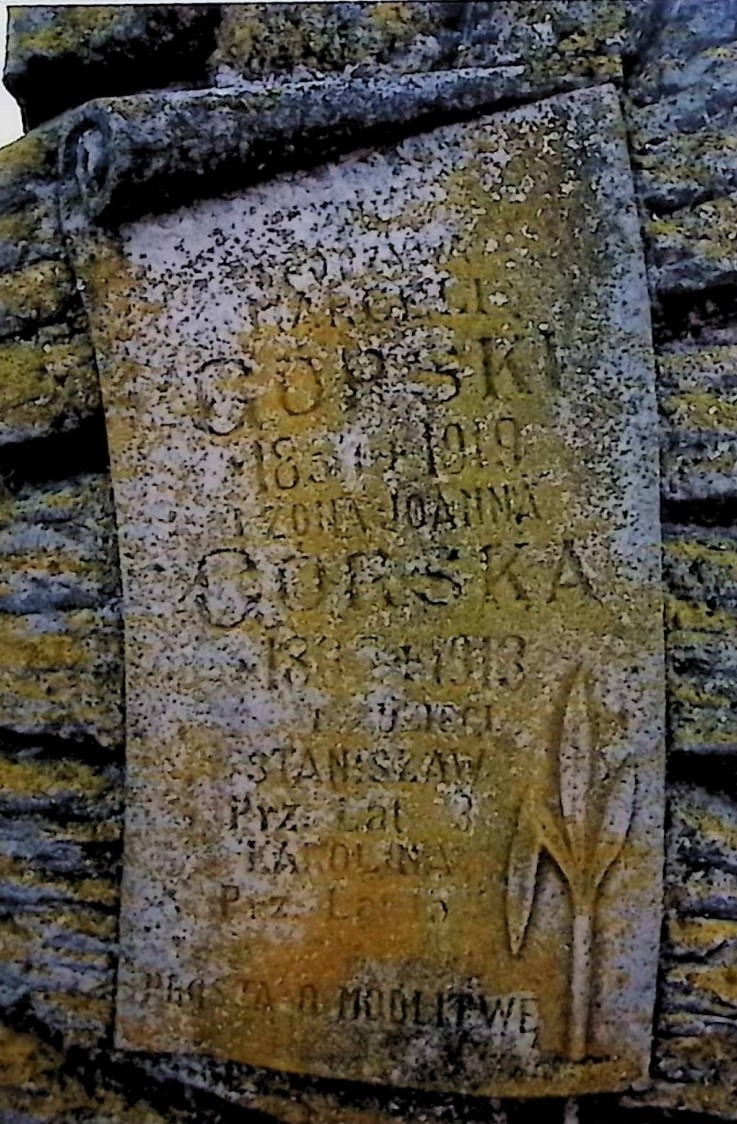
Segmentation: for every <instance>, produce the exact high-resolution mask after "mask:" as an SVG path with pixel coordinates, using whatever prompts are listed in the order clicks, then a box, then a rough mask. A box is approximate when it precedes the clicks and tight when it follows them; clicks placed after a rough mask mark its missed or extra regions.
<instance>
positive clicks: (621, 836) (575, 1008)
mask: <svg viewBox="0 0 737 1124" xmlns="http://www.w3.org/2000/svg"><path fill="white" fill-rule="evenodd" d="M591 690H592V687H591V683H590V679H589V676H588V675H587V674H586V671H585V670H584V669H583V668H582V667H578V668H576V669H575V670H574V672H573V673H572V674H571V675H570V676H569V679H568V682H567V683H565V684H564V685H563V687H562V688H561V692H560V698H559V701H558V705H557V710H558V715H557V719H556V721H555V722H554V724H553V729H555V730H556V731H557V737H556V742H555V744H554V745H553V746H552V747H551V748H552V752H553V755H554V756H555V758H556V759H557V760H556V763H557V769H556V770H555V774H556V775H555V780H556V781H557V789H558V791H557V794H556V795H557V799H553V800H551V797H550V794H549V793H547V792H539V791H536V790H533V791H532V792H528V793H527V794H526V795H525V796H523V798H522V803H521V806H520V810H519V815H518V819H517V827H516V830H515V834H514V837H513V840H512V846H511V849H510V854H509V866H508V886H507V925H508V930H509V942H510V946H511V949H512V952H513V953H514V954H515V955H516V956H519V955H520V953H521V952H522V949H523V945H524V940H525V935H526V933H527V927H528V925H529V924H530V917H531V914H532V909H533V906H534V900H535V888H536V879H537V873H538V863H539V859H540V856H541V854H542V853H543V852H544V853H547V854H548V855H549V857H550V858H551V859H552V860H553V862H554V863H555V865H556V866H557V868H558V871H559V872H560V875H561V877H562V878H563V880H564V882H565V884H566V886H567V888H568V893H569V895H570V902H571V913H572V949H571V967H570V982H569V989H570V1013H569V1028H568V1054H569V1057H570V1059H571V1061H574V1062H580V1061H583V1060H584V1058H586V1057H587V1054H588V1022H589V1015H590V1008H591V992H592V982H593V972H594V957H595V949H594V935H595V920H596V902H597V898H598V896H599V892H600V890H601V886H602V883H603V881H604V879H605V877H606V875H607V872H608V871H609V869H610V867H611V866H612V864H613V863H614V862H615V861H616V860H617V858H618V857H619V855H620V854H621V852H622V848H623V847H624V844H625V841H626V838H627V834H628V832H629V829H630V825H631V823H632V816H633V813H634V807H635V794H636V787H637V786H636V776H637V774H636V766H635V764H634V762H633V761H631V760H625V761H623V762H622V763H621V764H619V765H618V766H617V767H616V768H615V769H614V771H613V773H612V775H611V777H609V779H608V780H607V781H606V783H605V787H604V790H603V796H602V797H601V798H600V799H596V797H595V794H594V792H593V791H592V789H593V783H592V782H593V780H594V773H595V771H597V770H600V769H601V768H602V761H601V759H600V758H599V754H598V751H599V748H600V746H599V743H598V739H597V734H596V722H595V717H594V714H593V702H592V698H591ZM556 805H557V806H556Z"/></svg>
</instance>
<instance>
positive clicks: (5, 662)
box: [0, 617, 87, 674]
mask: <svg viewBox="0 0 737 1124" xmlns="http://www.w3.org/2000/svg"><path fill="white" fill-rule="evenodd" d="M86 662H87V660H86V659H85V652H84V647H83V643H82V640H81V638H80V637H79V636H75V635H74V634H73V633H72V632H71V631H64V632H61V633H57V632H35V631H34V630H33V625H32V622H31V621H30V620H29V619H28V618H25V619H24V618H17V617H16V618H13V617H4V618H2V620H0V669H4V670H5V672H6V674H7V670H12V669H16V670H17V671H19V672H20V669H23V673H25V674H28V673H32V672H34V671H35V672H38V671H52V670H56V669H63V668H75V667H79V666H80V664H83V663H86Z"/></svg>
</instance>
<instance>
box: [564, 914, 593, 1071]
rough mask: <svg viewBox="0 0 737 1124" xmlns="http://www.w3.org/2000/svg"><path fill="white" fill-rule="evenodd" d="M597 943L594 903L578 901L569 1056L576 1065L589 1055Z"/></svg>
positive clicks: (573, 955)
mask: <svg viewBox="0 0 737 1124" xmlns="http://www.w3.org/2000/svg"><path fill="white" fill-rule="evenodd" d="M593 943H594V902H593V901H585V900H584V901H579V902H574V910H573V952H572V954H571V1013H570V1019H569V1023H568V1057H569V1058H570V1060H571V1061H572V1062H580V1061H583V1059H584V1058H585V1057H586V1053H587V1040H588V1031H589V1025H588V1024H589V1010H590V1008H591V978H592V966H593V955H592V953H593Z"/></svg>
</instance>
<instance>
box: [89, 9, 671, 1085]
mask: <svg viewBox="0 0 737 1124" xmlns="http://www.w3.org/2000/svg"><path fill="white" fill-rule="evenodd" d="M236 14H237V16H238V19H239V20H240V21H241V29H244V28H245V29H246V31H247V33H248V34H253V35H254V36H255V35H257V34H264V32H263V29H260V28H258V27H257V26H256V25H255V24H254V23H253V22H251V23H249V21H252V19H253V13H252V12H250V11H245V10H242V9H239V10H238V12H237V13H236ZM277 14H278V16H279V18H283V19H285V20H290V19H291V16H292V13H291V12H289V11H283V10H282V11H280V12H279V13H277ZM269 15H270V17H271V16H272V15H273V16H275V18H276V15H275V13H274V12H270V13H269ZM395 15H396V13H392V15H391V19H390V21H389V23H390V25H391V21H392V20H393V19H394V18H395ZM301 18H302V17H301V16H300V19H301ZM336 18H337V17H336ZM267 22H268V21H267ZM292 22H293V28H295V29H296V38H297V39H299V37H300V36H301V35H302V34H303V32H304V26H303V25H302V24H300V21H299V20H298V19H297V18H296V17H295V19H294V20H293V21H292ZM270 26H271V25H270ZM322 33H323V34H324V33H325V28H322ZM309 34H310V35H311V34H312V33H311V31H310V32H309ZM308 38H309V36H308ZM249 49H251V48H250V47H249ZM300 50H301V47H300ZM318 56H319V51H318V50H317V49H316V53H315V55H314V56H313V57H314V58H315V60H316V63H317V64H318V65H319V64H320V62H321V61H323V62H324V61H325V58H327V57H328V56H327V55H326V56H325V57H324V58H322V59H321V58H320V57H318ZM302 57H306V56H302ZM606 98H609V99H610V100H609V101H607V102H606V105H605V104H604V102H602V105H601V107H600V106H599V104H598V95H597V98H594V97H593V96H590V95H586V98H585V99H584V100H583V101H582V102H581V103H580V109H579V108H578V106H579V103H578V102H576V101H574V100H573V99H572V100H571V102H569V103H567V105H568V107H569V109H568V110H566V107H565V104H564V103H562V102H561V103H559V104H558V103H556V104H552V103H551V104H547V105H542V106H535V107H525V109H524V110H522V111H520V112H519V113H518V114H515V115H511V116H510V117H506V116H504V117H501V118H494V119H491V118H490V119H487V120H486V121H484V122H478V123H475V124H473V125H468V126H458V127H449V128H447V129H442V130H438V131H429V132H428V133H423V134H421V135H419V136H416V137H413V138H412V139H411V140H410V141H408V142H406V144H404V145H402V146H401V147H399V148H398V149H397V148H391V149H387V150H382V151H377V152H372V153H370V154H359V155H357V156H352V157H349V158H346V159H345V160H344V161H341V162H340V163H339V164H328V165H325V166H323V167H321V168H320V169H317V170H313V171H311V172H308V173H304V174H298V175H295V176H284V177H282V178H281V179H279V180H277V181H275V182H273V183H270V184H268V186H266V187H261V186H256V187H254V188H252V189H250V190H249V191H248V192H247V194H246V195H245V197H236V198H234V199H232V200H227V201H224V202H222V203H221V202H218V203H213V204H207V205H202V206H200V207H198V208H196V209H195V210H194V211H189V210H183V211H182V212H180V213H178V214H176V215H172V216H170V218H169V219H168V220H167V223H166V224H164V225H163V226H162V225H161V224H160V223H155V222H151V221H150V220H148V219H146V220H142V221H141V222H140V223H133V224H131V225H130V226H129V227H126V228H125V229H124V230H123V231H122V232H121V239H120V242H119V245H118V247H117V248H109V249H108V250H106V249H105V247H104V246H100V247H98V250H97V254H96V256H95V255H94V254H92V253H90V254H89V255H88V256H87V258H86V261H85V262H84V263H83V268H84V269H86V270H87V276H86V277H85V283H86V284H87V286H88V287H87V290H86V291H87V293H88V295H89V296H90V302H91V308H92V319H93V322H94V331H95V333H96V338H97V339H98V340H99V341H100V348H99V349H100V351H101V352H102V353H103V360H102V363H101V370H102V377H103V382H104V398H105V405H106V411H107V416H108V434H109V437H110V446H111V455H112V462H113V474H114V483H115V488H116V491H117V496H116V499H117V507H118V518H119V526H120V531H121V556H122V559H123V565H124V568H125V588H126V598H127V608H126V643H127V649H128V654H129V660H128V668H129V674H128V680H127V706H128V714H129V717H130V730H131V737H130V740H129V754H130V760H131V762H132V775H134V776H135V777H136V782H135V783H136V785H137V786H138V787H137V789H136V791H137V792H139V793H145V800H141V801H140V802H139V804H138V805H137V807H138V811H139V812H140V818H139V819H138V820H136V819H134V820H133V830H132V831H129V832H128V834H127V839H126V847H127V855H126V862H127V863H128V864H129V869H130V871H131V875H132V881H131V882H130V885H131V886H133V887H134V891H133V895H134V897H135V894H136V890H135V886H136V884H137V883H136V873H137V872H140V873H141V876H142V878H145V880H146V883H145V884H146V886H147V891H146V893H147V902H148V903H151V902H154V901H156V902H158V901H162V902H163V901H165V900H166V901H169V900H171V896H172V892H173V893H174V895H175V905H176V911H177V925H180V926H181V928H180V929H179V931H178V933H177V935H178V936H179V935H182V934H183V933H186V941H183V942H182V943H181V945H180V946H177V947H178V953H177V962H176V964H172V966H171V968H167V969H166V970H163V969H161V968H160V967H159V965H161V964H167V965H169V964H170V963H171V961H170V959H168V956H169V950H170V949H171V947H172V940H171V929H170V927H169V925H170V923H169V921H168V919H167V917H165V916H163V913H162V922H161V926H159V927H157V928H155V929H154V928H152V927H151V926H150V925H148V923H147V922H146V923H145V924H142V915H141V911H140V910H138V909H136V901H134V900H131V901H128V902H126V904H125V907H124V917H123V926H122V943H123V946H124V948H125V949H126V953H125V955H124V958H123V964H122V968H121V976H120V978H119V985H118V1016H119V1017H118V1032H119V1034H120V1036H121V1041H122V1042H123V1043H124V1044H125V1045H126V1046H128V1047H129V1048H131V1049H151V1048H156V1047H159V1048H160V1046H161V1044H162V1041H164V1040H165V1041H166V1043H167V1045H168V1047H169V1048H171V1049H172V1050H176V1051H180V1050H187V1049H191V1048H193V1047H194V1048H195V1049H198V1050H202V1051H203V1052H208V1053H211V1054H214V1055H215V1056H217V1057H221V1058H230V1059H234V1060H238V1061H242V1062H247V1063H249V1064H252V1065H265V1066H270V1067H275V1068H282V1069H288V1070H294V1071H296V1072H301V1073H302V1072H316V1073H318V1074H321V1075H326V1076H333V1077H336V1076H350V1077H352V1078H354V1079H357V1080H371V1081H384V1082H386V1081H391V1082H392V1083H394V1084H405V1085H408V1086H412V1085H419V1086H428V1087H431V1088H444V1087H445V1088H453V1089H456V1090H459V1091H464V1092H468V1091H473V1092H479V1093H481V1092H483V1093H491V1092H493V1091H496V1092H499V1090H503V1091H504V1093H506V1092H507V1091H508V1090H510V1089H514V1088H517V1089H521V1088H524V1090H525V1091H526V1092H528V1093H531V1092H539V1091H541V1088H543V1087H544V1088H545V1090H546V1091H547V1092H548V1093H550V1092H551V1090H555V1091H556V1092H561V1091H569V1092H571V1091H575V1090H577V1089H579V1088H582V1087H583V1088H585V1089H586V1090H587V1091H594V1090H596V1089H598V1088H609V1087H610V1086H612V1085H613V1086H616V1087H621V1086H622V1085H624V1084H626V1083H627V1082H628V1081H629V1080H630V1078H631V1076H632V1075H633V1074H635V1073H638V1072H640V1071H641V1068H642V1063H643V1059H645V1058H646V1054H647V1048H646V1047H647V1034H648V1030H647V1024H648V1023H649V1018H650V1012H649V1004H648V1003H647V1002H645V1003H644V1004H643V996H644V994H645V992H646V991H647V984H644V983H643V981H644V979H645V973H647V979H648V980H649V979H651V973H650V968H649V967H648V965H646V964H641V963H640V962H639V961H638V957H639V955H640V952H641V950H642V947H643V925H645V926H646V927H647V929H648V932H649V937H648V938H647V942H646V943H647V944H648V948H649V952H648V956H649V957H650V960H649V962H648V963H651V962H652V958H653V956H654V950H655V944H656V941H657V926H658V915H657V906H656V905H655V902H656V901H657V896H658V893H657V891H658V877H659V874H658V872H659V869H660V865H661V864H660V861H659V854H660V851H659V841H658V840H656V838H655V834H656V833H655V832H654V831H653V826H654V821H653V818H652V813H653V811H654V810H656V809H657V808H658V807H659V806H660V795H661V794H660V788H659V784H660V781H659V776H660V772H659V770H660V765H659V756H658V755H659V745H658V744H656V743H657V733H656V732H657V730H658V726H659V722H660V705H661V696H660V682H661V679H662V662H661V656H662V652H661V631H660V625H661V620H660V593H659V588H658V584H657V567H658V565H659V562H660V544H659V542H658V541H657V536H656V533H655V532H656V517H657V499H658V496H657V484H656V476H655V470H656V467H657V447H656V442H655V439H654V428H653V431H652V432H653V440H652V442H651V447H650V448H649V450H648V452H647V454H646V455H645V456H643V453H642V431H641V429H640V428H638V429H637V430H636V431H635V430H634V428H633V421H632V419H633V417H634V411H633V410H632V409H631V406H632V403H633V402H634V401H637V403H638V406H639V407H640V410H639V411H638V426H640V424H641V420H642V417H650V418H651V419H652V421H653V422H654V409H653V407H654V397H653V395H652V394H651V387H650V386H649V384H648V382H647V379H648V377H649V375H648V370H649V368H648V365H647V345H648V340H649V335H648V334H647V326H646V325H644V323H640V321H639V320H638V321H636V322H635V323H633V324H631V323H629V321H628V326H627V327H626V328H625V327H624V326H623V325H624V321H625V320H627V317H625V316H624V309H625V308H631V306H632V289H633V287H634V289H635V290H636V291H638V292H640V295H641V298H642V301H643V302H644V301H645V300H646V294H645V292H644V288H642V286H641V276H642V275H641V272H639V266H637V265H636V263H635V262H634V258H630V256H629V248H628V247H627V246H625V245H622V246H621V247H620V249H619V253H620V256H619V257H618V259H617V260H616V262H615V263H614V265H615V267H616V268H615V269H613V268H612V261H611V260H610V259H609V258H608V256H607V254H605V253H604V251H603V249H602V224H605V225H606V228H607V230H608V231H609V232H610V234H611V240H612V242H617V239H618V238H619V234H618V233H617V232H618V231H619V229H620V227H619V213H620V208H621V199H620V198H619V196H618V197H617V198H616V200H614V199H613V198H610V197H608V196H607V197H604V196H602V194H601V193H602V191H603V188H602V184H603V183H604V182H608V181H607V180H606V177H605V176H602V172H601V164H602V161H603V163H604V164H606V162H607V161H608V160H610V159H611V160H612V161H613V160H614V158H613V157H612V155H611V153H612V151H613V149H614V147H615V146H616V145H618V144H620V143H621V135H620V134H621V126H620V125H619V124H615V123H614V118H613V103H612V102H611V97H610V95H606V96H605V100H606ZM594 102H596V106H597V107H596V109H594V110H591V106H592V104H593V103H594ZM607 106H609V108H607ZM569 111H570V115H571V116H570V118H569V116H568V113H569ZM590 111H591V112H592V113H593V121H592V120H590V119H589V113H590ZM610 128H611V129H612V130H613V132H612V133H611V135H610V132H609V131H608V130H610ZM602 129H604V130H607V132H606V137H607V141H606V143H605V144H602V145H601V152H599V151H598V148H597V145H599V138H600V135H601V130H602ZM610 142H611V144H610ZM617 151H619V149H617ZM622 151H623V150H622ZM595 153H598V156H599V157H601V159H598V158H597V159H594V154H595ZM592 169H595V172H594V171H592ZM625 172H626V162H624V164H623V174H624V173H625ZM228 231H233V232H237V236H234V237H233V238H231V237H230V235H229V234H228V233H227V232H228ZM153 237H156V238H157V239H158V241H157V247H156V254H155V255H153V254H151V253H150V246H151V240H152V238H153ZM203 247H206V250H203ZM630 267H631V268H630ZM625 274H626V275H627V277H628V279H629V280H628V283H627V285H624V283H623V282H622V280H621V279H622V278H623V277H624V276H625ZM638 278H639V279H640V280H638ZM208 302H209V304H208ZM620 302H621V304H620ZM613 305H616V306H617V307H618V308H620V307H621V309H622V312H623V315H622V316H621V317H620V316H613V315H612V306H613ZM210 306H217V308H218V321H217V323H215V322H213V321H212V320H211V319H210V318H209V311H208V310H209V307H210ZM142 466H145V471H142ZM644 510H647V512H648V513H649V514H648V515H647V516H645V515H643V516H642V521H641V523H640V515H641V514H642V512H643V511H644ZM625 512H627V515H625ZM635 512H637V515H634V513H635ZM630 519H631V520H633V522H634V523H636V524H637V528H638V530H637V536H636V538H637V546H636V548H634V547H633V535H632V523H631V522H629V521H628V520H630ZM643 544H644V545H643ZM633 675H634V676H636V677H637V684H638V686H637V692H636V698H634V699H631V698H630V692H631V688H632V679H633ZM574 684H575V685H576V686H575V690H574ZM584 759H585V760H584ZM574 762H578V763H579V764H580V765H581V770H580V773H581V776H584V777H585V783H583V782H582V783H581V784H579V783H578V779H577V777H578V774H577V773H576V770H575V769H574V767H573V764H574ZM584 790H585V791H584ZM615 798H616V799H615ZM525 801H531V802H532V812H530V811H529V810H527V811H526V812H524V814H523V809H524V808H525V806H526V805H525ZM613 803H616V805H617V806H616V808H613V807H612V805H613ZM572 805H576V809H575V810H573V811H572ZM620 805H621V807H620ZM615 821H616V822H615ZM556 833H557V834H556ZM556 840H557V842H556ZM560 840H562V841H563V842H560ZM538 871H539V879H538ZM172 888H174V890H173V891H172ZM543 896H544V903H543V900H542V899H543ZM623 902H624V903H626V908H624V909H623V908H622V903H623ZM521 914H522V915H524V916H523V917H522V921H521V922H520V921H519V917H520V915H521ZM594 914H595V915H596V916H595V917H594ZM594 926H596V927H597V929H596V931H597V933H602V932H604V931H605V932H606V934H607V941H608V944H609V952H608V953H607V951H606V949H605V945H604V942H603V941H602V942H600V947H599V948H598V950H597V954H598V955H599V956H600V957H601V960H600V961H597V964H596V969H595V971H596V979H597V981H598V982H597V987H598V992H597V996H602V995H605V994H606V995H609V991H608V989H607V988H604V987H602V986H601V980H603V979H606V980H607V981H610V982H611V987H612V989H614V990H615V991H616V993H617V996H618V997H619V995H620V989H621V994H622V995H623V996H626V999H625V1000H624V1001H625V1002H626V1004H628V1005H629V1009H630V1010H631V1011H632V1012H633V1015H635V1017H636V1020H637V1026H638V1028H639V1029H638V1030H637V1031H636V1032H635V1035H636V1036H638V1035H639V1041H640V1043H641V1045H642V1051H641V1052H639V1048H638V1049H633V1037H632V1035H633V1032H632V1028H631V1025H629V1020H628V1027H627V1032H626V1038H624V1037H623V1031H622V1025H623V1023H622V1018H621V1006H620V1004H619V999H618V1000H617V1002H616V1003H613V1004H612V1011H611V1012H610V1015H609V1016H607V1017H603V1016H601V1014H600V1010H599V1007H598V1006H597V1008H596V1024H597V1027H596V1030H595V1031H593V1032H592V1034H591V1039H590V1042H589V1046H588V1053H585V1052H584V1046H582V1045H581V1040H582V1038H583V1039H586V1038H587V1036H588V1033H589V1027H588V1026H587V1025H586V1024H587V1022H588V1021H589V1013H591V1020H590V1021H591V1022H592V1026H593V1022H594V1016H593V1003H592V995H593V994H594V990H593V988H594V985H593V978H594V966H593V961H592V956H591V950H590V948H589V950H588V951H586V948H582V932H583V934H584V937H585V934H586V932H588V934H589V937H588V938H586V940H584V944H586V943H588V945H590V944H591V939H590V937H591V934H592V932H593V929H594ZM551 934H552V935H553V937H552V939H551ZM623 948H624V949H626V950H627V957H628V960H627V963H628V965H631V977H630V976H629V974H628V972H629V969H628V972H625V971H624V970H623V969H622V963H623V960H622V958H621V957H620V950H621V949H623ZM615 949H616V950H617V951H616V954H615V952H614V951H613V950H615ZM607 957H608V958H607ZM625 977H627V978H625ZM572 981H573V982H572ZM582 996H583V999H582V998H581V997H582ZM615 1008H616V1010H615ZM646 1008H647V1010H646ZM635 1013H636V1014H635ZM584 1045H585V1044H584ZM462 1051H463V1052H464V1056H463V1059H462V1061H461V1062H459V1061H458V1059H459V1058H460V1057H461V1052H462ZM584 1056H585V1057H586V1061H585V1063H583V1062H582V1058H583V1057H584ZM610 1058H616V1060H615V1061H608V1060H606V1059H610ZM500 1095H502V1094H500Z"/></svg>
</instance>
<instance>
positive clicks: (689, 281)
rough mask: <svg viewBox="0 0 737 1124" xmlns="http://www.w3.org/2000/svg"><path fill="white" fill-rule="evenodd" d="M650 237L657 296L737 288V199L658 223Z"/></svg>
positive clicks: (649, 228) (729, 198) (651, 227)
mask: <svg viewBox="0 0 737 1124" xmlns="http://www.w3.org/2000/svg"><path fill="white" fill-rule="evenodd" d="M646 233H647V239H648V242H649V260H650V278H651V284H652V286H653V288H654V289H655V290H656V291H657V292H661V293H673V292H682V291H684V290H689V291H690V290H694V289H695V290H699V289H707V288H710V287H714V286H725V285H734V284H735V283H736V282H737V196H733V195H729V196H726V197H725V198H723V199H717V200H714V201H713V202H708V203H700V204H699V205H698V206H696V207H693V208H688V209H685V210H681V211H675V212H674V213H673V214H672V215H669V216H668V217H667V218H662V219H654V220H653V221H652V222H650V223H649V224H648V226H647V232H646Z"/></svg>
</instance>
